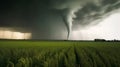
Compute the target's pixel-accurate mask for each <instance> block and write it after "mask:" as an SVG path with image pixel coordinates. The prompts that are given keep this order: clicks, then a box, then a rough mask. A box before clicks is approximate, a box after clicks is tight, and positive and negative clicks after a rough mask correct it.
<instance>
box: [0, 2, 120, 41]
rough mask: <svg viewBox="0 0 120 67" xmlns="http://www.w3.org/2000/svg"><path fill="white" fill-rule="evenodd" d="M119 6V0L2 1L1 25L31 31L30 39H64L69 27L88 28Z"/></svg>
mask: <svg viewBox="0 0 120 67" xmlns="http://www.w3.org/2000/svg"><path fill="white" fill-rule="evenodd" d="M119 7H120V1H119V0H19V1H18V0H2V1H1V2H0V26H1V27H15V28H16V27H21V28H24V29H26V30H31V31H32V34H33V35H32V36H33V39H66V37H67V31H68V37H69V34H70V32H71V31H72V27H73V28H74V29H76V28H79V27H82V26H87V25H88V24H90V23H91V22H92V21H94V20H97V19H100V18H102V17H103V16H104V15H106V14H108V13H110V12H111V11H113V10H116V9H118V8H119ZM73 18H74V19H73Z"/></svg>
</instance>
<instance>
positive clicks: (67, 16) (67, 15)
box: [62, 8, 79, 39]
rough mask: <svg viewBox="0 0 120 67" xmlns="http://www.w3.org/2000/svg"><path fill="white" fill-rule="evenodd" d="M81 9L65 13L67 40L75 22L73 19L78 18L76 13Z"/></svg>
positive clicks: (69, 10)
mask: <svg viewBox="0 0 120 67" xmlns="http://www.w3.org/2000/svg"><path fill="white" fill-rule="evenodd" d="M78 10H79V8H77V9H65V11H64V12H63V15H62V17H63V21H64V23H65V26H66V28H67V39H69V38H70V35H71V32H72V22H73V21H74V20H73V18H76V15H75V12H77V11H78Z"/></svg>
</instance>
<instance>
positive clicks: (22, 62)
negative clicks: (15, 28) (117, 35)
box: [0, 41, 120, 67]
mask: <svg viewBox="0 0 120 67" xmlns="http://www.w3.org/2000/svg"><path fill="white" fill-rule="evenodd" d="M0 67H120V42H72V41H0Z"/></svg>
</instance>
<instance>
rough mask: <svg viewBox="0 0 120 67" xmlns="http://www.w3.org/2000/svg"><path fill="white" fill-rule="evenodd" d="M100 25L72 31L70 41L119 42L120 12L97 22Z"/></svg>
mask: <svg viewBox="0 0 120 67" xmlns="http://www.w3.org/2000/svg"><path fill="white" fill-rule="evenodd" d="M99 22H100V23H99V24H97V25H94V26H89V27H87V28H84V29H79V30H74V31H73V32H72V35H71V38H70V39H71V40H94V39H106V40H114V39H117V40H120V26H119V25H120V11H119V12H117V13H114V14H112V15H109V16H108V17H107V18H105V19H103V20H101V21H99Z"/></svg>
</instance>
